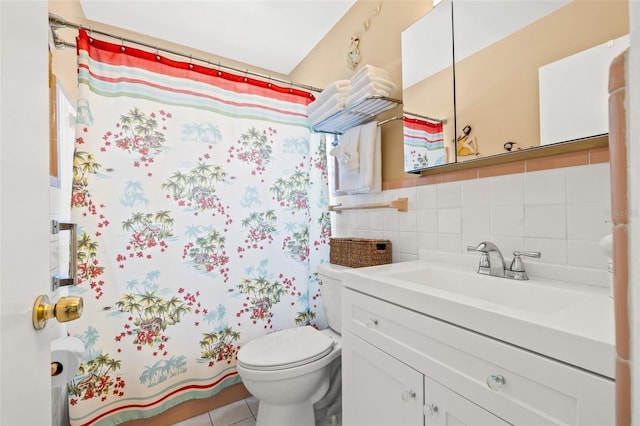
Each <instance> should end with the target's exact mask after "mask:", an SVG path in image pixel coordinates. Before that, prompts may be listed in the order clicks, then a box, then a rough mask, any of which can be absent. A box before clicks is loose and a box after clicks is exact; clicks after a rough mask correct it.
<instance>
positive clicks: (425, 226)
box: [417, 209, 438, 233]
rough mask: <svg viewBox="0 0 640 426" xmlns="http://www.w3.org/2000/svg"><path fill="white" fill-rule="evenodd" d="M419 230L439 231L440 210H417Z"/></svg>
mask: <svg viewBox="0 0 640 426" xmlns="http://www.w3.org/2000/svg"><path fill="white" fill-rule="evenodd" d="M417 221H418V223H417V230H418V232H433V233H435V232H438V210H437V209H423V210H418V211H417Z"/></svg>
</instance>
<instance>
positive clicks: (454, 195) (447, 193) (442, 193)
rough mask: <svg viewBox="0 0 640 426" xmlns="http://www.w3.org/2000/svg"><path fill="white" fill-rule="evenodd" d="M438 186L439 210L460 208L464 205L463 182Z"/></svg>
mask: <svg viewBox="0 0 640 426" xmlns="http://www.w3.org/2000/svg"><path fill="white" fill-rule="evenodd" d="M436 186H437V189H436V190H437V192H438V195H437V198H438V208H439V209H441V208H451V207H460V206H461V205H462V184H461V182H448V183H443V184H440V185H436Z"/></svg>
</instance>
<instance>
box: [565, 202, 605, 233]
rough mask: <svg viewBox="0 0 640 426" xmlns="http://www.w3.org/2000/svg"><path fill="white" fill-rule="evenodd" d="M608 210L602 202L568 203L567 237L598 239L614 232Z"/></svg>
mask: <svg viewBox="0 0 640 426" xmlns="http://www.w3.org/2000/svg"><path fill="white" fill-rule="evenodd" d="M608 213H609V212H608V211H604V210H603V209H602V207H601V205H600V203H576V204H569V205H567V237H568V239H569V240H596V241H599V240H600V238H602V237H604V236H605V235H607V234H610V233H611V232H612V228H611V223H609V222H607V220H609V215H608Z"/></svg>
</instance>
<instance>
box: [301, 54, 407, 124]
mask: <svg viewBox="0 0 640 426" xmlns="http://www.w3.org/2000/svg"><path fill="white" fill-rule="evenodd" d="M395 90H396V85H395V84H393V82H391V81H390V80H389V74H388V73H387V71H385V70H384V69H382V68H378V67H374V66H373V65H364V66H363V67H362V68H361V69H359V70H358V71H357V72H356V73H355V74H354V75H353V77H351V80H338V81H335V82H333V83H331V84H330V85H329V86H328V87H326V88H325V89H324V90H323V91H322V92H321V93H320V94H319V95H318V96H316V99H315V101H313V102H311V103H310V104H309V105H308V106H307V114H308V116H309V122H310V123H311V126H312V127H313V126H316V125H317V124H319V123H321V122H322V121H324V120H326V119H327V118H329V117H331V116H332V115H334V114H336V113H338V112H340V111H342V110H343V109H344V108H346V107H347V106H349V105H353V104H355V103H356V102H358V101H360V100H362V99H365V98H368V97H371V96H389V95H390V94H391V93H393V92H394V91H395Z"/></svg>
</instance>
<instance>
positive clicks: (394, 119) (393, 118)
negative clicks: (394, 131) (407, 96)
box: [378, 111, 447, 126]
mask: <svg viewBox="0 0 640 426" xmlns="http://www.w3.org/2000/svg"><path fill="white" fill-rule="evenodd" d="M405 115H411V116H413V117H417V118H422V119H423V120H427V121H432V122H434V123H442V124H447V120H446V119H444V120H440V119H438V118H431V117H427V116H426V115H418V114H414V113H412V112H409V111H405V112H404V113H403V115H397V116H395V117H391V118H387V119H386V120H382V121H379V122H378V126H382V125H383V124H387V123H389V122H391V121H396V120H404V117H405Z"/></svg>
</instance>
